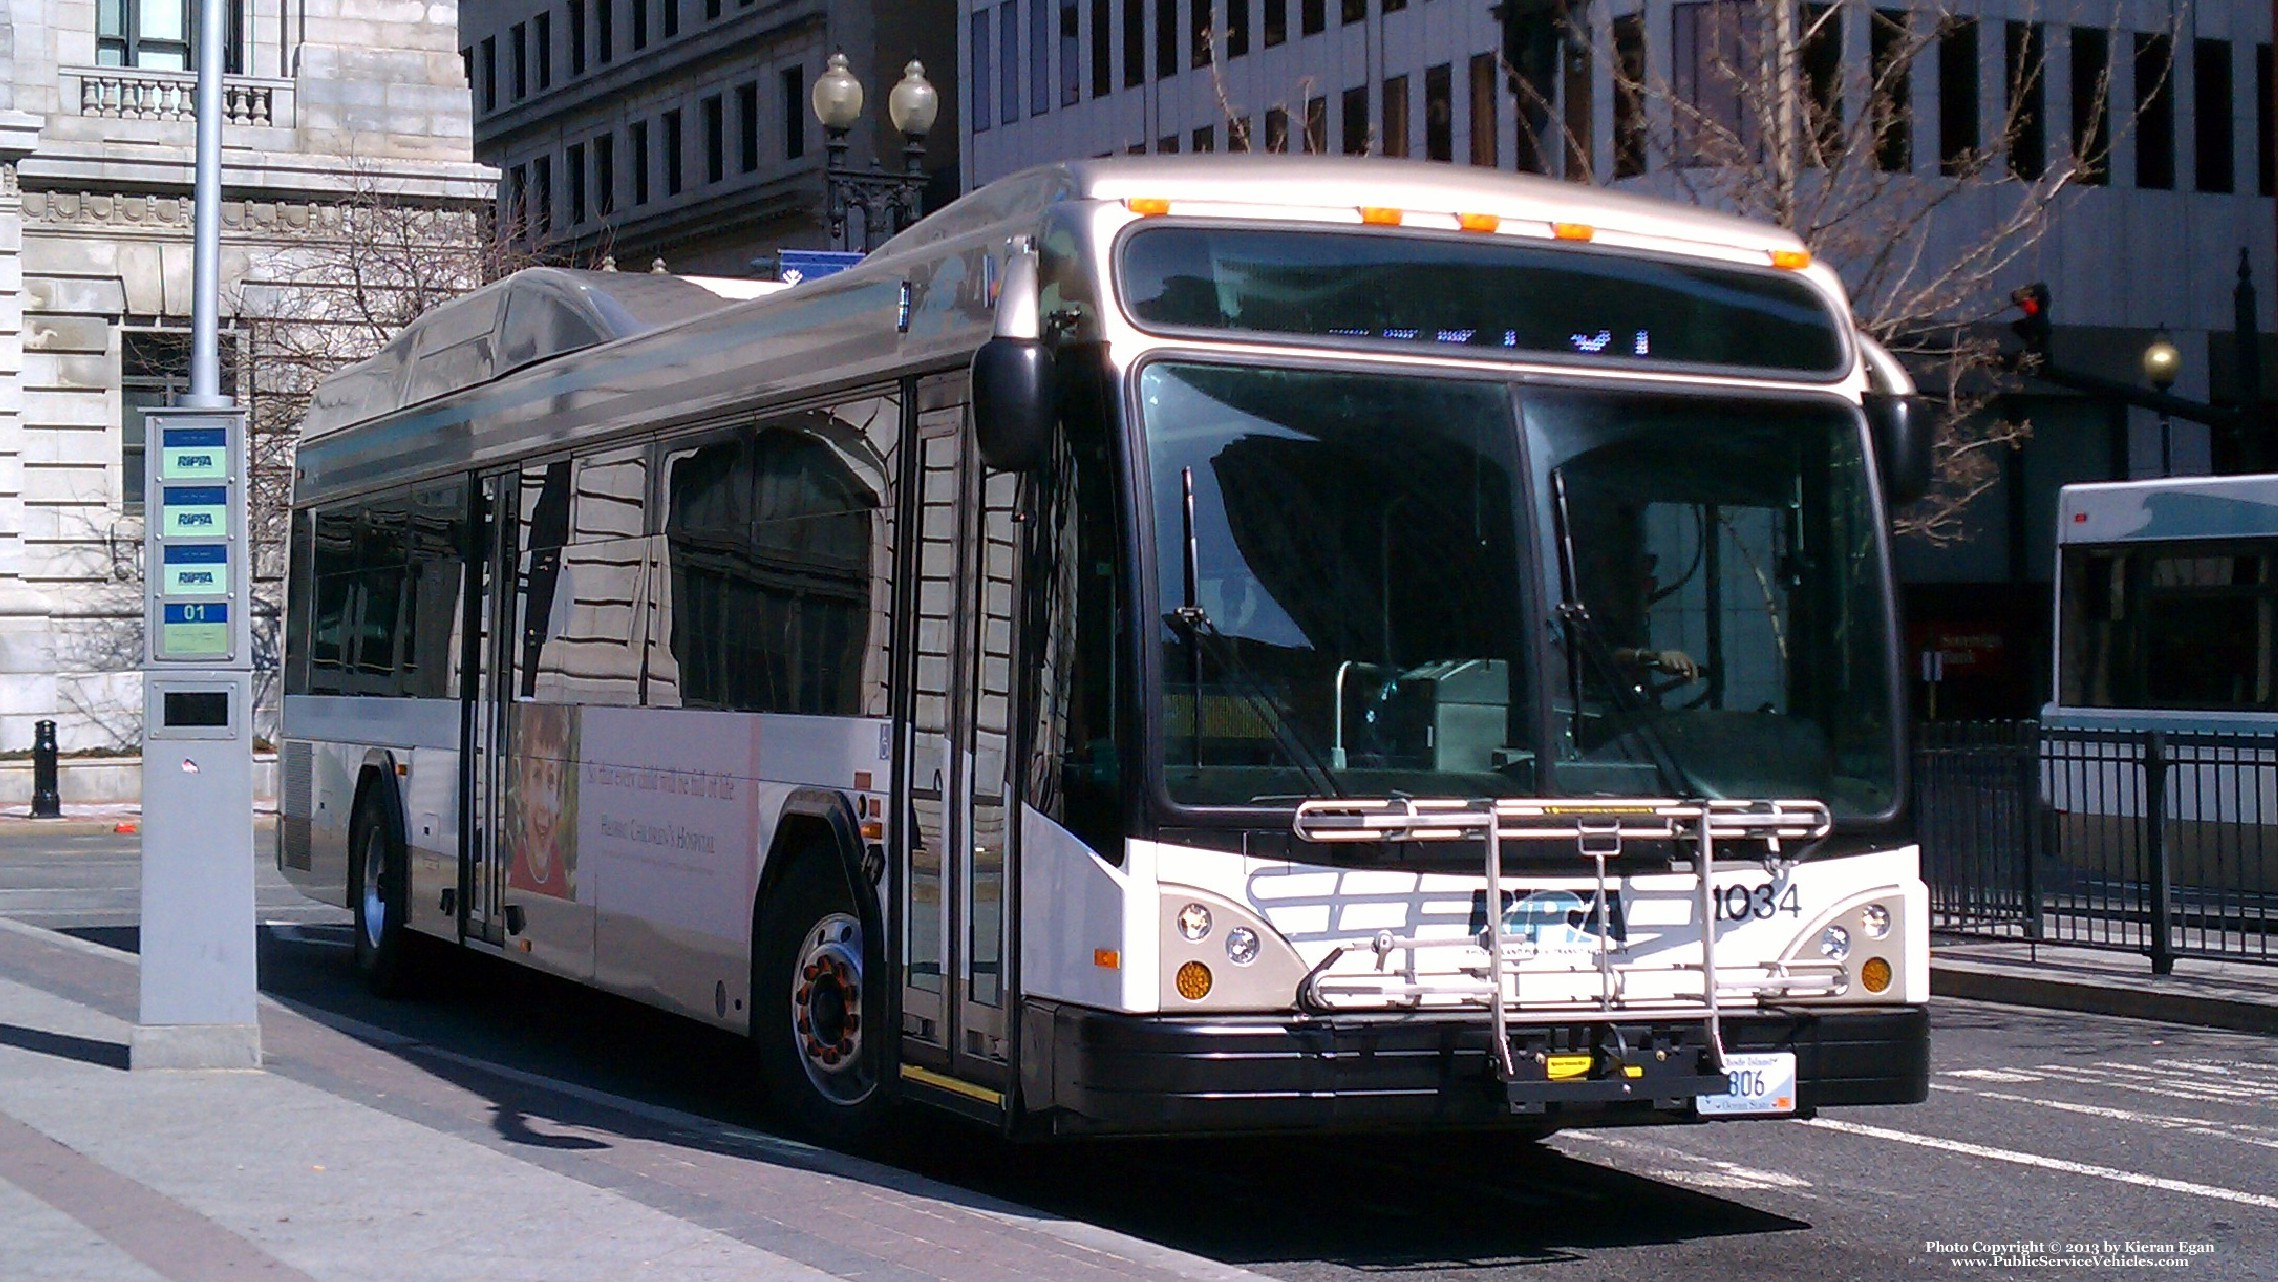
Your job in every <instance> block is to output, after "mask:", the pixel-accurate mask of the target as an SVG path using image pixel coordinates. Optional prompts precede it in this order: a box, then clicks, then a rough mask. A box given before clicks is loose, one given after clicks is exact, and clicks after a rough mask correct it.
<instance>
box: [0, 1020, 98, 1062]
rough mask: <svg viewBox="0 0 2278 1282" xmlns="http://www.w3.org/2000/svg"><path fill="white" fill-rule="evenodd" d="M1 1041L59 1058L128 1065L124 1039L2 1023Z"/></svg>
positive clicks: (3, 1043)
mask: <svg viewBox="0 0 2278 1282" xmlns="http://www.w3.org/2000/svg"><path fill="white" fill-rule="evenodd" d="M0 1045H5V1046H13V1047H16V1048H17V1049H18V1050H27V1051H31V1052H33V1053H35V1054H39V1055H53V1056H55V1057H56V1058H57V1059H75V1060H78V1061H80V1062H81V1063H85V1064H93V1065H95V1066H96V1067H97V1068H116V1069H119V1070H121V1071H124V1070H125V1068H126V1066H127V1047H126V1043H124V1042H106V1041H101V1040H99V1039H97V1038H93V1037H74V1036H72V1035H71V1034H69V1033H51V1032H48V1031H46V1030H45V1029H39V1028H25V1027H23V1026H21V1025H18V1024H0Z"/></svg>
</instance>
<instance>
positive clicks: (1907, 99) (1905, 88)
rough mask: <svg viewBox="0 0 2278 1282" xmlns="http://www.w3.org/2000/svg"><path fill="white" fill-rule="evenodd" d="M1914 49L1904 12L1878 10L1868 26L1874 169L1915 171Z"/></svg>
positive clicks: (1891, 171) (1868, 63) (1869, 93)
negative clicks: (1873, 129) (1873, 130)
mask: <svg viewBox="0 0 2278 1282" xmlns="http://www.w3.org/2000/svg"><path fill="white" fill-rule="evenodd" d="M1913 57H1914V48H1913V44H1912V42H1911V39H1910V37H1909V36H1908V34H1907V13H1906V10H1904V9H1877V10H1875V16H1874V17H1873V18H1871V19H1869V20H1868V22H1867V75H1868V77H1869V82H1868V97H1869V100H1870V101H1871V102H1872V104H1873V110H1874V118H1873V123H1874V127H1875V167H1876V168H1877V169H1882V170H1885V171H1887V172H1890V173H1905V172H1907V171H1908V170H1911V169H1912V168H1914V65H1913Z"/></svg>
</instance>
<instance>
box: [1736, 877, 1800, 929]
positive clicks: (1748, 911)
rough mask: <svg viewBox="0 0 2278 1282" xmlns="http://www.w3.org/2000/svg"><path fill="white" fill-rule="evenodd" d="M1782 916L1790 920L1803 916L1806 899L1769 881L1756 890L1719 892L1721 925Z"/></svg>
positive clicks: (1794, 890)
mask: <svg viewBox="0 0 2278 1282" xmlns="http://www.w3.org/2000/svg"><path fill="white" fill-rule="evenodd" d="M1780 913H1786V914H1787V915H1788V916H1790V917H1800V916H1802V915H1803V899H1802V897H1801V896H1799V895H1798V894H1796V888H1795V887H1793V886H1786V887H1783V886H1781V885H1780V884H1779V883H1777V882H1770V881H1767V882H1760V883H1758V884H1756V885H1753V886H1747V885H1731V886H1726V887H1723V888H1722V889H1720V890H1718V891H1717V892H1716V917H1717V920H1718V921H1749V920H1751V919H1753V920H1757V921H1769V920H1770V919H1771V918H1773V917H1774V916H1777V915H1778V914H1780Z"/></svg>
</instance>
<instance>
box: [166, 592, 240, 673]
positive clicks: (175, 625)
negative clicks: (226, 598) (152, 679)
mask: <svg viewBox="0 0 2278 1282" xmlns="http://www.w3.org/2000/svg"><path fill="white" fill-rule="evenodd" d="M158 656H159V657H160V658H162V659H226V658H228V657H229V606H228V605H227V604H225V603H223V602H220V601H216V602H213V603H212V604H210V605H208V604H200V603H191V602H175V601H169V602H167V603H166V605H165V607H164V609H163V611H162V613H161V614H160V617H159V623H158Z"/></svg>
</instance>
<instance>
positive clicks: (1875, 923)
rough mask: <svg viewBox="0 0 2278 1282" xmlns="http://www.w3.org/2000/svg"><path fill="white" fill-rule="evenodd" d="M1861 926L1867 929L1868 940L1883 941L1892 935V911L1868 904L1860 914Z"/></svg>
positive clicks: (1879, 905)
mask: <svg viewBox="0 0 2278 1282" xmlns="http://www.w3.org/2000/svg"><path fill="white" fill-rule="evenodd" d="M1859 924H1860V925H1861V926H1863V927H1865V928H1866V932H1867V938H1869V939H1882V938H1884V937H1886V936H1888V935H1889V934H1890V909H1888V908H1885V907H1883V906H1882V905H1881V904H1868V905H1867V906H1866V908H1865V910H1863V911H1862V912H1860V914H1859Z"/></svg>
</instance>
